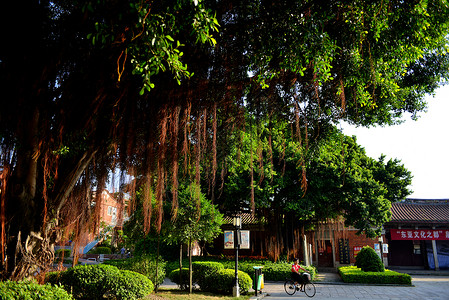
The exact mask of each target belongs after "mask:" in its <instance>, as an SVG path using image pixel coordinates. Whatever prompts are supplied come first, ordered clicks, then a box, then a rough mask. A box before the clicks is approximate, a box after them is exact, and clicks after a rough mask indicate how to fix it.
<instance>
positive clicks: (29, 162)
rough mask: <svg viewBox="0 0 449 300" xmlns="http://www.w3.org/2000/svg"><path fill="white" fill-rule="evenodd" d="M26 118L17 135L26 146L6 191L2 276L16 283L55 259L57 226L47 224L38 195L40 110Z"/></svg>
mask: <svg viewBox="0 0 449 300" xmlns="http://www.w3.org/2000/svg"><path fill="white" fill-rule="evenodd" d="M24 115H25V117H24V118H23V119H22V120H21V121H22V122H21V126H19V127H18V129H17V132H16V133H17V135H18V136H19V137H21V139H20V140H21V141H22V144H21V145H20V147H17V150H16V151H17V160H16V165H15V167H14V171H13V173H12V174H11V178H10V179H9V180H8V184H7V187H6V191H5V193H6V200H7V201H6V204H5V206H6V209H5V221H6V224H5V230H6V232H5V236H6V244H5V245H2V252H3V251H4V254H6V255H5V260H4V261H2V265H1V277H2V278H3V279H6V278H9V279H13V280H18V279H22V278H25V277H29V276H32V275H34V274H35V273H36V272H39V271H43V270H45V269H47V268H48V266H49V265H50V264H51V263H52V262H53V258H54V254H53V251H52V244H51V242H50V238H51V237H50V232H51V230H52V228H53V224H49V223H46V222H45V220H44V216H45V214H44V213H43V211H44V205H43V201H39V200H40V197H37V195H36V185H37V177H38V172H37V170H38V161H39V136H38V134H39V133H38V128H39V111H38V110H37V108H34V109H30V110H28V111H25V112H24ZM3 247H4V248H3Z"/></svg>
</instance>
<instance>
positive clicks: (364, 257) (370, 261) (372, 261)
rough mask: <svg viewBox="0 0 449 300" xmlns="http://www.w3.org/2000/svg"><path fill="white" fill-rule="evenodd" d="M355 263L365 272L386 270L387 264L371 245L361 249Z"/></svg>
mask: <svg viewBox="0 0 449 300" xmlns="http://www.w3.org/2000/svg"><path fill="white" fill-rule="evenodd" d="M355 265H356V266H357V267H358V268H360V269H362V271H364V272H384V271H385V266H384V264H383V263H382V261H381V259H380V257H379V255H377V253H376V251H375V250H374V249H373V248H371V247H370V246H365V247H363V248H362V250H360V252H359V253H358V254H357V256H356V258H355Z"/></svg>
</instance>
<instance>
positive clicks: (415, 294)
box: [251, 272, 449, 300]
mask: <svg viewBox="0 0 449 300" xmlns="http://www.w3.org/2000/svg"><path fill="white" fill-rule="evenodd" d="M407 273H410V272H407ZM412 273H413V272H412ZM410 275H411V276H412V285H413V286H397V285H366V284H365V285H363V284H346V283H343V282H342V281H341V279H340V276H339V275H338V274H336V273H319V276H318V279H319V280H320V281H318V282H315V287H316V295H315V297H313V299H314V300H322V299H340V300H343V299H369V300H371V299H373V300H374V299H384V300H385V299H391V300H403V299H405V300H408V299H412V300H415V299H416V300H421V299H431V300H434V299H435V300H436V299H438V300H441V299H449V276H444V275H449V272H438V273H436V272H433V273H432V272H430V274H429V272H428V274H427V275H418V274H410ZM253 295H254V294H253ZM262 298H263V299H264V300H286V299H289V298H290V299H291V298H294V299H297V298H303V299H308V297H307V296H306V295H305V294H304V293H302V292H296V293H295V294H294V295H293V296H289V295H287V293H286V292H285V290H284V283H283V282H265V287H264V289H263V293H262V294H261V295H259V296H258V297H255V296H253V297H251V299H262Z"/></svg>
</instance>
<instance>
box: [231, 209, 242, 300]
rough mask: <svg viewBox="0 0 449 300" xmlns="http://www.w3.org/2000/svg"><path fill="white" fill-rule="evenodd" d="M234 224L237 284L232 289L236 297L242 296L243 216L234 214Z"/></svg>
mask: <svg viewBox="0 0 449 300" xmlns="http://www.w3.org/2000/svg"><path fill="white" fill-rule="evenodd" d="M233 224H234V230H235V231H234V248H235V286H234V289H233V291H232V295H233V296H234V297H240V288H239V275H238V270H239V248H240V244H241V237H240V229H241V228H242V217H241V216H234V220H233Z"/></svg>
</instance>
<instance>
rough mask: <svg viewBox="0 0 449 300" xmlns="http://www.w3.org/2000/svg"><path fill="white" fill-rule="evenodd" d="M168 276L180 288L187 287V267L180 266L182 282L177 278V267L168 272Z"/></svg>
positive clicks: (186, 288)
mask: <svg viewBox="0 0 449 300" xmlns="http://www.w3.org/2000/svg"><path fill="white" fill-rule="evenodd" d="M192 276H193V274H192ZM168 278H169V279H170V280H171V281H173V282H174V283H176V284H177V285H178V286H179V288H180V289H181V290H188V289H189V268H182V282H181V281H180V280H179V269H176V270H173V271H171V272H170V273H169V274H168ZM192 281H193V279H192Z"/></svg>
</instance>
